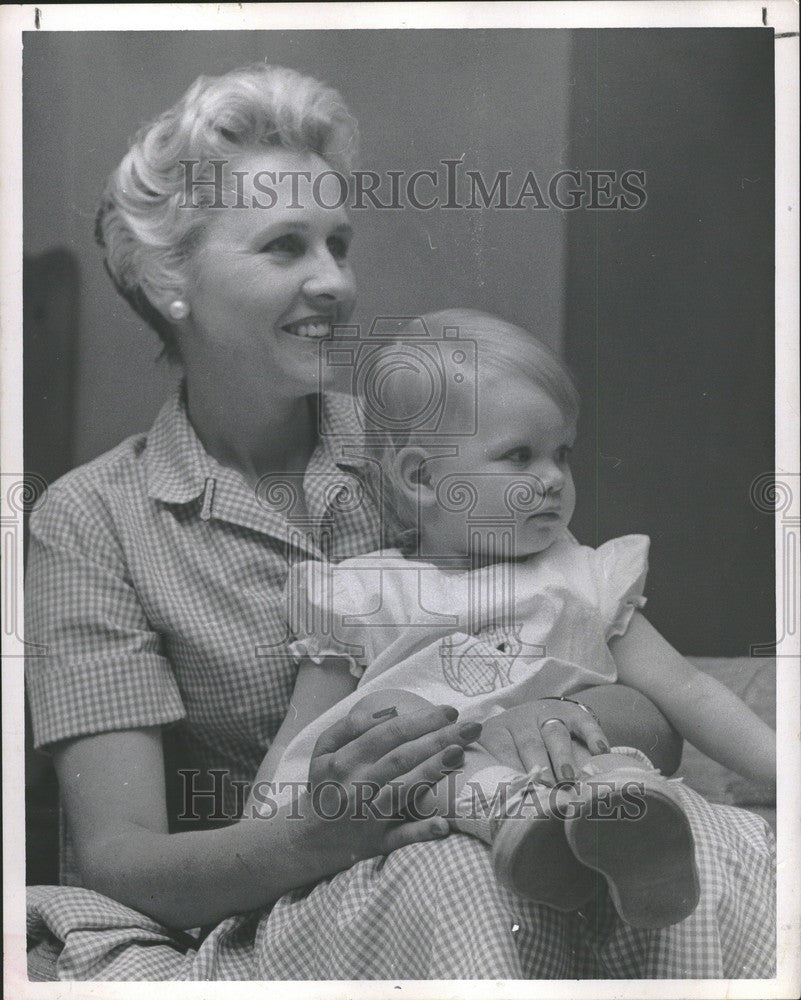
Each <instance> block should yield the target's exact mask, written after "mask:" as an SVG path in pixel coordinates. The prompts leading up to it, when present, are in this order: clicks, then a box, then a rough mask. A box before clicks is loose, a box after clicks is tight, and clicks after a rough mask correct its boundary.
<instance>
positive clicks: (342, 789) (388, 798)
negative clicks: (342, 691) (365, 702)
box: [304, 705, 481, 868]
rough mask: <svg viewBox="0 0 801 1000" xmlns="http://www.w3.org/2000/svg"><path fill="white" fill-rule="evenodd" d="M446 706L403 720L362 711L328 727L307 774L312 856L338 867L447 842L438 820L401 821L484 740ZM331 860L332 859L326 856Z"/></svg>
mask: <svg viewBox="0 0 801 1000" xmlns="http://www.w3.org/2000/svg"><path fill="white" fill-rule="evenodd" d="M457 719H458V712H457V711H456V709H455V708H452V707H450V706H448V705H441V706H435V705H427V706H425V707H422V708H419V709H417V710H414V711H411V712H409V713H408V714H403V715H395V716H394V717H393V716H392V710H389V711H385V712H379V713H377V717H376V715H375V714H373V713H372V712H368V711H360V710H359V706H358V705H356V706H355V708H354V709H353V710H352V711H351V712H350V714H349V715H347V716H345V717H344V718H343V719H340V720H339V721H338V722H336V723H334V725H332V726H331V727H329V728H328V729H327V730H326V731H325V732H324V733H323V734H322V735H321V736H320V738H319V739H318V741H317V744H316V746H315V749H314V753H313V755H312V760H311V765H310V768H309V785H310V791H309V794H308V795H307V796H306V799H305V803H306V809H305V810H304V813H305V816H306V818H307V820H308V822H309V824H310V827H311V828H313V839H314V841H315V849H317V850H323V851H325V852H329V851H330V852H334V854H336V855H337V857H338V858H339V862H340V863H339V865H338V867H342V868H345V867H349V866H350V865H352V864H353V863H354V862H355V861H358V860H361V859H363V858H369V857H374V856H375V855H377V854H388V853H390V852H391V851H394V850H397V849H398V848H399V847H404V846H406V845H408V844H412V843H416V842H418V841H422V840H431V839H434V838H436V837H443V836H446V835H447V833H448V830H449V828H448V824H447V822H446V821H445V820H444V819H440V818H438V817H436V816H432V817H428V818H425V819H421V820H417V821H414V822H405V821H404V820H403V819H401V818H400V815H401V814H402V813H404V812H405V811H406V810H407V809H408V808H409V807H410V806H411V805H413V803H414V800H415V797H416V795H417V793H419V792H420V791H421V789H422V788H423V787H424V786H427V785H428V786H430V785H432V784H434V783H436V782H437V781H439V780H440V779H441V778H443V777H444V776H445V775H446V774H448V773H449V772H451V771H454V770H456V769H457V768H459V767H460V766H461V764H462V762H463V760H464V749H463V748H464V747H466V746H468V745H469V744H470V743H473V742H475V740H476V739H477V738H478V737H479V735H480V734H481V726H480V724H479V723H476V722H471V723H462V724H460V723H458V722H457V721H456V720H457ZM329 856H330V855H329Z"/></svg>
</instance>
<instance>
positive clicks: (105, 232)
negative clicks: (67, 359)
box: [95, 63, 357, 359]
mask: <svg viewBox="0 0 801 1000" xmlns="http://www.w3.org/2000/svg"><path fill="white" fill-rule="evenodd" d="M356 145H357V127H356V122H355V120H354V119H353V117H352V116H351V115H350V112H349V111H348V109H347V108H346V107H345V104H344V102H343V100H342V98H341V97H340V95H339V94H338V93H337V91H336V90H332V89H331V88H330V87H327V86H326V85H325V84H323V83H320V81H319V80H316V79H314V78H313V77H311V76H304V75H302V74H301V73H298V72H296V71H295V70H292V69H286V68H284V67H282V66H268V65H266V64H265V63H256V64H254V65H252V66H246V67H244V68H242V69H236V70H232V71H231V72H229V73H226V74H224V75H223V76H217V77H210V76H200V77H198V79H197V80H195V82H194V83H193V84H192V86H191V87H190V88H189V89H188V90H187V91H186V93H185V94H184V95H183V97H182V98H181V99H180V100H179V101H178V102H177V103H176V104H174V105H173V106H172V107H171V108H169V109H168V110H167V111H165V112H164V113H163V114H162V115H160V116H159V117H158V118H157V119H156V120H155V121H154V122H152V123H151V124H149V125H146V126H144V127H143V128H142V129H140V131H139V132H138V134H137V136H136V138H135V140H134V142H133V144H132V145H131V148H130V149H129V150H128V152H127V153H126V155H125V156H124V157H123V160H122V162H121V163H120V165H119V166H118V167H117V169H116V170H115V171H114V173H113V174H112V175H111V176H110V178H109V179H108V182H107V184H106V188H105V191H104V193H103V197H102V200H101V204H100V208H99V210H98V213H97V219H96V225H95V236H96V239H97V242H98V243H99V244H100V245H101V246H103V247H105V249H106V269H107V271H108V272H109V275H110V276H111V279H112V281H113V282H114V285H115V286H116V288H117V290H118V291H119V292H120V294H121V295H123V297H124V298H125V299H126V300H127V301H128V302H129V303H130V304H131V306H132V307H133V308H134V309H135V310H136V312H137V313H139V315H140V316H142V318H143V319H145V320H146V321H147V322H148V323H149V324H150V325H151V326H152V327H154V328H155V329H156V331H157V332H158V334H159V336H160V337H161V339H162V341H163V343H164V349H165V352H166V354H167V355H168V357H170V358H173V359H177V358H178V348H177V343H176V337H175V330H174V328H173V326H172V324H171V323H170V322H169V320H168V319H167V318H165V317H164V316H163V315H162V314H161V313H160V312H159V311H158V309H156V308H155V305H154V301H156V300H158V299H159V297H162V296H164V295H165V294H170V293H172V292H173V290H176V289H179V288H180V287H181V280H182V276H183V274H184V269H185V266H186V264H187V261H188V259H189V257H190V255H191V250H192V247H193V245H194V241H195V240H196V238H197V236H198V234H199V230H200V229H201V228H202V226H203V224H204V223H205V221H206V219H207V218H208V214H209V213H208V211H207V210H205V209H202V208H197V209H193V210H191V211H190V210H187V209H186V207H185V206H184V208H181V205H182V204H183V203H184V200H185V196H186V170H187V167H186V165H185V164H184V165H182V163H181V161H182V160H183V161H190V162H191V163H192V164H193V173H192V175H191V176H192V178H193V179H194V180H195V183H197V181H198V180H203V179H204V178H208V177H209V175H210V174H211V166H210V163H209V161H210V160H213V159H225V158H226V157H230V156H233V155H236V154H237V153H241V152H243V151H246V150H251V149H254V148H258V147H280V148H283V149H288V150H292V151H294V152H299V153H315V154H317V155H318V156H320V157H321V158H322V159H323V160H325V161H326V163H328V164H329V166H331V167H333V168H334V169H335V170H340V171H346V170H349V169H350V168H351V166H352V164H353V160H354V158H355V155H356ZM202 200H203V199H202V198H201V197H200V191H198V201H199V202H201V203H202Z"/></svg>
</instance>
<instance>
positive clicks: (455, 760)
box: [442, 747, 464, 767]
mask: <svg viewBox="0 0 801 1000" xmlns="http://www.w3.org/2000/svg"><path fill="white" fill-rule="evenodd" d="M442 763H443V764H444V765H445V767H458V765H459V764H462V763H464V750H462V748H461V747H448V749H447V750H446V751H445V753H444V754H443V755H442Z"/></svg>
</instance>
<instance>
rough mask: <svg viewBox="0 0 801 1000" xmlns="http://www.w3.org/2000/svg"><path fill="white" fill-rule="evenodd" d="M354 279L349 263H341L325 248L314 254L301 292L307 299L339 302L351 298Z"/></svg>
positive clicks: (353, 291)
mask: <svg viewBox="0 0 801 1000" xmlns="http://www.w3.org/2000/svg"><path fill="white" fill-rule="evenodd" d="M355 287H356V286H355V281H354V278H353V272H352V270H351V268H350V266H349V265H347V264H345V265H343V264H342V262H341V261H338V260H336V259H335V258H334V257H332V256H331V254H330V253H329V252H328V251H327V250H326V251H325V252H324V253H321V254H319V255H317V256H315V258H314V261H313V262H312V267H311V268H310V271H309V275H308V277H307V278H306V280H305V282H304V284H303V292H304V294H305V295H306V297H307V298H309V299H312V300H314V299H324V300H328V301H335V302H341V301H345V300H348V299H351V298H353V296H354V294H355Z"/></svg>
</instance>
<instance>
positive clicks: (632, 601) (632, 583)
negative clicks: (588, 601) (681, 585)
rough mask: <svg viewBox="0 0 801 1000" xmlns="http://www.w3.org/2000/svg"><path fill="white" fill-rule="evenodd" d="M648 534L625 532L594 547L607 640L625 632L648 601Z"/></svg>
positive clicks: (649, 541) (597, 580) (649, 542)
mask: <svg viewBox="0 0 801 1000" xmlns="http://www.w3.org/2000/svg"><path fill="white" fill-rule="evenodd" d="M650 544H651V540H650V539H649V538H648V536H647V535H624V536H623V537H622V538H613V539H612V540H611V541H608V542H605V543H604V544H603V545H601V546H600V547H599V548H598V549H596V551H595V569H596V582H597V586H598V594H599V603H600V608H601V614H602V616H603V620H604V625H605V629H606V640H607V642H608V641H609V640H610V639H611V638H612V637H613V636H616V635H623V633H624V632H625V631H626V629H627V628H628V627H629V622H630V621H631V616H632V615H633V614H634V612H635V611H636V610H637V609H638V608H642V607H643V606H644V605H645V602H646V598H645V597H644V596H643V589H644V588H645V578H646V576H647V575H648V549H649V547H650Z"/></svg>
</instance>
